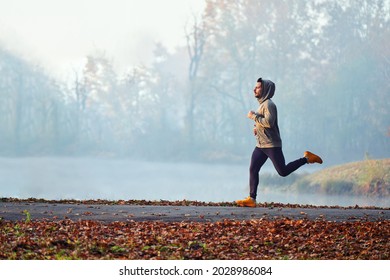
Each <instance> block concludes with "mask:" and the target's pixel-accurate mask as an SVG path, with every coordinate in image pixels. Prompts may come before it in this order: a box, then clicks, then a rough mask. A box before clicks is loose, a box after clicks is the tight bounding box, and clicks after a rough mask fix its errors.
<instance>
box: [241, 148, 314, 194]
mask: <svg viewBox="0 0 390 280" xmlns="http://www.w3.org/2000/svg"><path fill="white" fill-rule="evenodd" d="M268 158H270V159H271V160H272V163H273V164H274V167H275V169H276V171H277V172H278V174H279V175H280V176H283V177H286V176H288V175H290V174H291V173H292V172H294V171H295V170H297V169H298V168H299V167H301V166H303V165H305V164H306V163H307V160H306V158H300V159H297V160H295V161H292V162H290V163H289V164H287V165H286V162H285V159H284V155H283V151H282V148H258V147H256V148H255V150H254V151H253V153H252V158H251V165H250V167H249V188H250V192H249V195H250V197H252V198H254V199H256V196H257V187H258V185H259V172H260V169H261V167H262V166H263V165H264V163H265V162H266V161H267V159H268Z"/></svg>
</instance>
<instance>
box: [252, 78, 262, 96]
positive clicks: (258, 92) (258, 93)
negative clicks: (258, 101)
mask: <svg viewBox="0 0 390 280" xmlns="http://www.w3.org/2000/svg"><path fill="white" fill-rule="evenodd" d="M261 89H262V85H261V83H260V82H258V83H256V86H255V88H254V89H253V92H254V94H255V97H256V98H260V96H261Z"/></svg>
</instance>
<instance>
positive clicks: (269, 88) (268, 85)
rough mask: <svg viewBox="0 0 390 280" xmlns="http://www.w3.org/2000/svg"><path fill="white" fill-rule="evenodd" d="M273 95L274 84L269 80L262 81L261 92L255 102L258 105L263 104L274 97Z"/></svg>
mask: <svg viewBox="0 0 390 280" xmlns="http://www.w3.org/2000/svg"><path fill="white" fill-rule="evenodd" d="M274 94H275V84H274V82H272V81H270V80H262V91H261V96H260V98H258V99H257V100H258V101H259V103H260V104H261V103H263V102H264V101H266V100H267V99H270V98H272V97H273V96H274Z"/></svg>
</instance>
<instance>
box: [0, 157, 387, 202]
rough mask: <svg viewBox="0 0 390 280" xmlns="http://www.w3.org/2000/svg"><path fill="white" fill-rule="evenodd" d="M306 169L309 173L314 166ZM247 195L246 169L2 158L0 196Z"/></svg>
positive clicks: (268, 195)
mask: <svg viewBox="0 0 390 280" xmlns="http://www.w3.org/2000/svg"><path fill="white" fill-rule="evenodd" d="M267 164H268V163H267ZM264 169H265V170H262V172H273V169H272V166H270V165H266V166H265V168H264ZM303 169H305V171H308V170H310V167H309V166H308V167H307V168H306V167H305V168H303ZM247 195H248V166H247V165H223V164H196V163H151V162H140V161H132V160H126V159H101V158H0V197H15V198H29V197H35V198H44V199H108V200H119V199H124V200H128V199H145V200H183V199H186V200H197V201H205V202H224V201H228V202H232V201H234V200H236V199H242V198H244V197H246V196H247ZM258 202H281V203H297V204H312V205H328V206H333V205H339V206H354V205H356V204H357V205H360V206H381V207H390V202H389V201H388V200H387V199H368V198H362V197H342V196H324V195H303V194H295V193H290V192H283V193H282V192H273V191H269V190H267V191H266V192H262V191H261V190H259V193H258Z"/></svg>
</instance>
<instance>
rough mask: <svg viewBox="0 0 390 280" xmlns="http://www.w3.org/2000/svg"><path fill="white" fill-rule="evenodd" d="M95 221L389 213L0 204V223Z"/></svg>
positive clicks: (376, 213)
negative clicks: (62, 220) (27, 220)
mask: <svg viewBox="0 0 390 280" xmlns="http://www.w3.org/2000/svg"><path fill="white" fill-rule="evenodd" d="M28 215H29V217H30V219H31V220H35V219H48V220H61V219H71V220H76V221H77V220H98V221H102V222H114V221H164V222H181V221H185V222H189V221H197V222H199V221H200V222H215V221H220V220H224V219H230V220H249V219H261V218H267V219H277V218H290V219H310V220H315V219H321V220H327V221H336V222H343V221H353V220H368V221H378V220H390V210H389V209H362V208H357V209H354V208H321V207H317V208H288V207H270V208H266V207H257V208H241V207H234V206H156V205H145V206H143V205H101V204H99V205H96V204H67V203H59V204H55V203H39V202H0V219H3V220H10V221H17V220H25V219H26V218H27V216H28Z"/></svg>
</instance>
